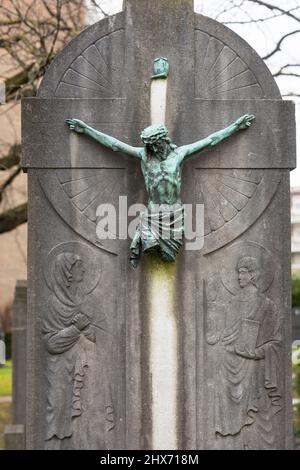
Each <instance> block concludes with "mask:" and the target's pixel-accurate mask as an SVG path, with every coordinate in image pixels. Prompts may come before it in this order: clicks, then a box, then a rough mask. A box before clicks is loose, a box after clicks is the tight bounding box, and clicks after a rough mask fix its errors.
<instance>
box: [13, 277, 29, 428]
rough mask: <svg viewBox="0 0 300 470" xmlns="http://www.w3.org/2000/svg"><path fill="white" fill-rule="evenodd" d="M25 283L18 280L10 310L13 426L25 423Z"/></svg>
mask: <svg viewBox="0 0 300 470" xmlns="http://www.w3.org/2000/svg"><path fill="white" fill-rule="evenodd" d="M26 328H27V281H24V280H18V281H17V283H16V288H15V297H14V303H13V309H12V361H13V396H12V421H13V424H24V425H25V422H26V371H27V363H26V350H27V341H26V339H27V331H26Z"/></svg>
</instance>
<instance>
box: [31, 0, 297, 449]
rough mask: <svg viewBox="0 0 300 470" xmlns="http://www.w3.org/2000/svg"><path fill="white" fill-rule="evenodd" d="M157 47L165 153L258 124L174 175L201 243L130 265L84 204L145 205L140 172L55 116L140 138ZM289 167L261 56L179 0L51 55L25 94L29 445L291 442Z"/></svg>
mask: <svg viewBox="0 0 300 470" xmlns="http://www.w3.org/2000/svg"><path fill="white" fill-rule="evenodd" d="M157 57H166V58H167V59H168V61H169V63H170V75H169V78H168V88H167V100H166V103H167V109H166V124H167V127H168V129H169V131H170V135H171V136H172V139H173V140H174V142H175V143H176V144H177V145H183V144H187V143H190V142H193V141H196V140H199V139H200V138H203V137H205V136H206V135H208V134H210V133H212V132H214V131H216V130H218V129H221V128H223V127H225V126H227V125H228V124H229V123H231V122H233V121H234V120H235V119H236V118H237V117H238V116H239V115H242V114H245V113H251V114H254V115H256V122H255V124H254V125H253V126H252V128H251V129H250V130H249V131H247V132H246V133H244V134H243V135H239V136H234V137H232V138H231V139H230V140H228V141H227V142H226V143H224V144H222V146H221V147H215V148H213V149H211V150H209V151H208V152H205V153H204V154H202V155H201V156H200V155H197V156H195V157H194V158H193V159H191V160H190V161H189V162H188V163H187V164H186V166H185V168H184V172H183V190H182V196H183V202H184V203H192V204H193V205H194V206H195V204H204V216H205V217H204V218H205V220H204V225H205V237H204V246H203V248H202V249H201V250H197V251H193V250H190V251H188V250H186V249H184V250H182V252H181V254H180V256H179V258H178V260H177V261H176V264H175V265H174V266H173V267H172V268H170V267H168V268H167V267H164V268H162V267H161V265H160V264H157V265H156V264H155V263H153V264H151V260H150V261H149V260H148V261H147V260H145V262H143V263H142V264H141V266H140V267H139V268H138V270H136V271H134V270H132V268H131V267H130V264H129V260H128V250H129V242H130V240H126V239H125V237H124V236H119V235H118V236H117V239H116V240H110V239H108V240H105V241H102V242H101V243H99V240H97V237H96V226H97V223H98V222H99V218H98V216H97V207H98V206H99V205H100V204H104V203H110V204H113V205H114V206H115V207H118V203H119V195H125V196H127V198H128V206H129V205H130V204H132V203H145V201H146V194H145V191H144V187H143V180H142V175H141V173H140V169H139V167H138V164H137V163H136V162H135V161H131V160H130V159H129V158H128V157H125V156H122V155H121V156H119V155H116V154H114V153H113V152H112V151H110V150H106V149H104V148H100V147H99V146H98V145H97V144H95V143H94V142H92V141H91V140H89V139H88V138H84V136H80V138H79V137H78V136H77V135H75V134H70V133H69V130H68V128H67V126H66V125H65V119H67V118H70V117H77V118H80V119H82V120H84V121H85V122H87V123H88V124H89V125H92V126H93V127H97V128H99V129H100V130H102V131H104V132H106V133H108V134H110V135H113V136H114V137H116V138H119V139H120V140H123V141H125V142H127V143H129V144H131V145H140V143H139V133H140V131H141V130H142V129H143V128H144V127H146V126H147V125H148V124H149V123H150V120H151V117H150V107H151V106H150V92H151V90H150V77H151V74H152V64H153V61H154V60H155V59H156V58H157ZM294 166H295V129H294V107H293V104H292V103H290V102H283V101H282V100H281V96H280V93H279V90H278V88H277V86H276V83H275V81H274V79H273V78H272V76H271V74H270V73H269V71H268V69H267V68H266V66H265V65H264V63H263V61H262V60H261V59H260V58H259V57H258V56H257V54H256V53H255V52H254V51H253V50H252V49H251V48H250V47H249V46H248V45H247V44H246V43H245V42H244V41H243V40H242V39H241V38H239V37H238V36H236V35H235V34H234V33H233V32H232V31H230V30H228V29H227V28H225V27H224V26H222V25H221V24H219V23H217V22H215V21H213V20H210V19H208V18H206V17H203V16H201V15H197V14H195V13H194V11H193V2H192V1H191V0H182V1H178V2H174V1H171V0H165V1H163V2H161V1H158V0H154V1H151V2H149V1H146V0H127V1H125V2H124V12H122V13H120V14H117V15H115V16H114V17H111V18H108V19H104V20H102V21H100V22H99V23H97V24H95V25H93V26H91V27H90V28H88V29H87V30H86V31H84V32H83V33H82V34H81V35H79V36H78V37H77V38H76V39H75V40H74V41H72V42H71V43H70V44H69V45H68V46H67V47H66V48H65V49H64V50H63V51H62V52H61V53H60V54H59V55H58V56H57V58H56V60H54V62H53V63H52V65H51V66H50V68H49V70H48V72H47V74H46V76H45V79H44V81H43V82H42V85H41V87H40V90H39V97H38V98H35V99H24V100H23V167H24V168H25V169H26V170H27V171H28V177H29V269H28V282H29V284H28V289H29V297H28V299H29V305H28V338H30V343H29V344H28V349H27V353H28V369H27V373H28V381H27V385H28V389H27V405H26V409H27V418H26V426H27V433H26V434H27V448H29V449H40V448H49V449H70V448H77V449H79V448H84V449H88V448H96V449H97V448H98V449H103V448H108V449H110V448H116V449H122V448H127V449H139V448H161V449H176V448H181V449H222V448H225V449H280V448H291V447H292V445H293V437H292V425H291V385H290V381H291V366H290V347H291V344H290V342H291V315H290V220H289V170H290V169H292V168H293V167H294ZM122 216H123V217H124V214H122ZM158 267H159V268H160V270H159V269H158ZM78 286H79V287H80V289H78ZM164 289H165V290H164ZM166 312H167V314H168V315H166ZM82 313H85V314H86V315H88V317H89V318H90V325H89V327H88V328H87V330H85V331H83V330H84V327H83V324H82V320H80V318H79V317H78V315H80V314H82ZM164 316H165V317H168V319H169V320H170V322H171V323H170V325H171V327H172V328H171V329H170V331H167V330H165V329H164V328H163V322H162V321H161V323H159V322H160V318H162V319H164ZM153 317H155V318H157V319H158V323H157V324H154V323H153V321H152V319H153ZM169 317H170V318H169ZM74 322H75V323H76V325H77V327H76V326H75V325H74ZM80 322H81V323H80ZM157 325H160V326H161V330H160V329H159V328H157V329H155V328H156V327H157ZM156 335H157V336H156ZM164 344H166V345H168V346H170V348H169V349H170V351H167V354H165V352H166V350H165V349H164ZM160 351H161V354H159V352H160ZM154 353H155V354H154ZM169 357H170V358H171V359H172V360H174V358H175V361H173V362H172V364H171V363H168V358H169ZM166 391H167V394H169V396H170V399H169V400H166V399H165V398H166ZM171 424H172V425H171Z"/></svg>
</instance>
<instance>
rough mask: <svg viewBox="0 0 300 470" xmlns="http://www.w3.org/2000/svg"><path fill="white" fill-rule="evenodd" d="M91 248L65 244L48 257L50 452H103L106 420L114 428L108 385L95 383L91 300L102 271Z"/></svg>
mask: <svg viewBox="0 0 300 470" xmlns="http://www.w3.org/2000/svg"><path fill="white" fill-rule="evenodd" d="M89 250H91V249H90V248H89V247H87V246H85V245H83V244H81V243H76V242H73V243H64V244H62V245H58V247H55V248H54V249H53V250H52V251H51V252H50V254H49V255H48V259H47V269H46V276H47V283H48V286H49V287H50V288H51V291H52V293H51V296H50V298H49V301H48V305H47V307H48V308H47V313H46V315H45V316H44V318H43V322H42V325H43V326H42V334H43V339H44V343H45V346H46V350H47V366H46V377H47V413H46V420H47V425H46V429H47V431H46V437H45V439H46V448H47V449H104V448H106V443H105V431H106V429H107V426H108V424H109V423H108V422H110V426H112V419H111V416H112V415H111V410H112V409H113V408H112V403H111V397H110V390H109V384H108V382H107V380H104V379H103V380H98V381H97V376H98V375H99V373H97V361H98V362H99V357H97V348H96V342H97V331H96V329H95V327H94V326H93V325H92V323H94V318H92V315H91V314H90V313H89V309H88V296H89V294H90V293H91V292H92V290H94V289H95V287H96V285H97V284H98V282H99V273H100V268H99V266H98V272H97V271H96V269H95V266H94V265H95V262H94V263H93V265H91V259H92V258H91V256H90V254H89ZM100 333H102V332H100ZM98 367H99V365H98ZM102 373H103V374H105V365H102ZM99 387H100V388H99ZM108 413H110V414H108Z"/></svg>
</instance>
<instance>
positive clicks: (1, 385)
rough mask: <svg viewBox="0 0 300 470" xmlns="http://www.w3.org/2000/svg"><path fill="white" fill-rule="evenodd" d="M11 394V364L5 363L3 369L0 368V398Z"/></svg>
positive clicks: (9, 362)
mask: <svg viewBox="0 0 300 470" xmlns="http://www.w3.org/2000/svg"><path fill="white" fill-rule="evenodd" d="M11 393H12V363H11V361H7V363H6V365H5V367H0V397H5V396H9V395H11Z"/></svg>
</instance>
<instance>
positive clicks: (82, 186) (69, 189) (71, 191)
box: [63, 176, 99, 198]
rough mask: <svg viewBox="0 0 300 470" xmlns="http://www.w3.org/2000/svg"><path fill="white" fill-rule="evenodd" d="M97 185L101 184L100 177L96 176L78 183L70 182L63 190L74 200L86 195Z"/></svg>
mask: <svg viewBox="0 0 300 470" xmlns="http://www.w3.org/2000/svg"><path fill="white" fill-rule="evenodd" d="M97 184H99V177H97V176H94V177H90V178H82V179H80V180H78V181H69V182H67V183H64V184H63V189H64V190H65V191H66V193H67V194H68V196H69V197H71V198H73V197H75V196H78V195H80V194H82V193H84V192H85V191H87V190H88V189H90V188H91V187H93V186H95V185H97Z"/></svg>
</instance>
